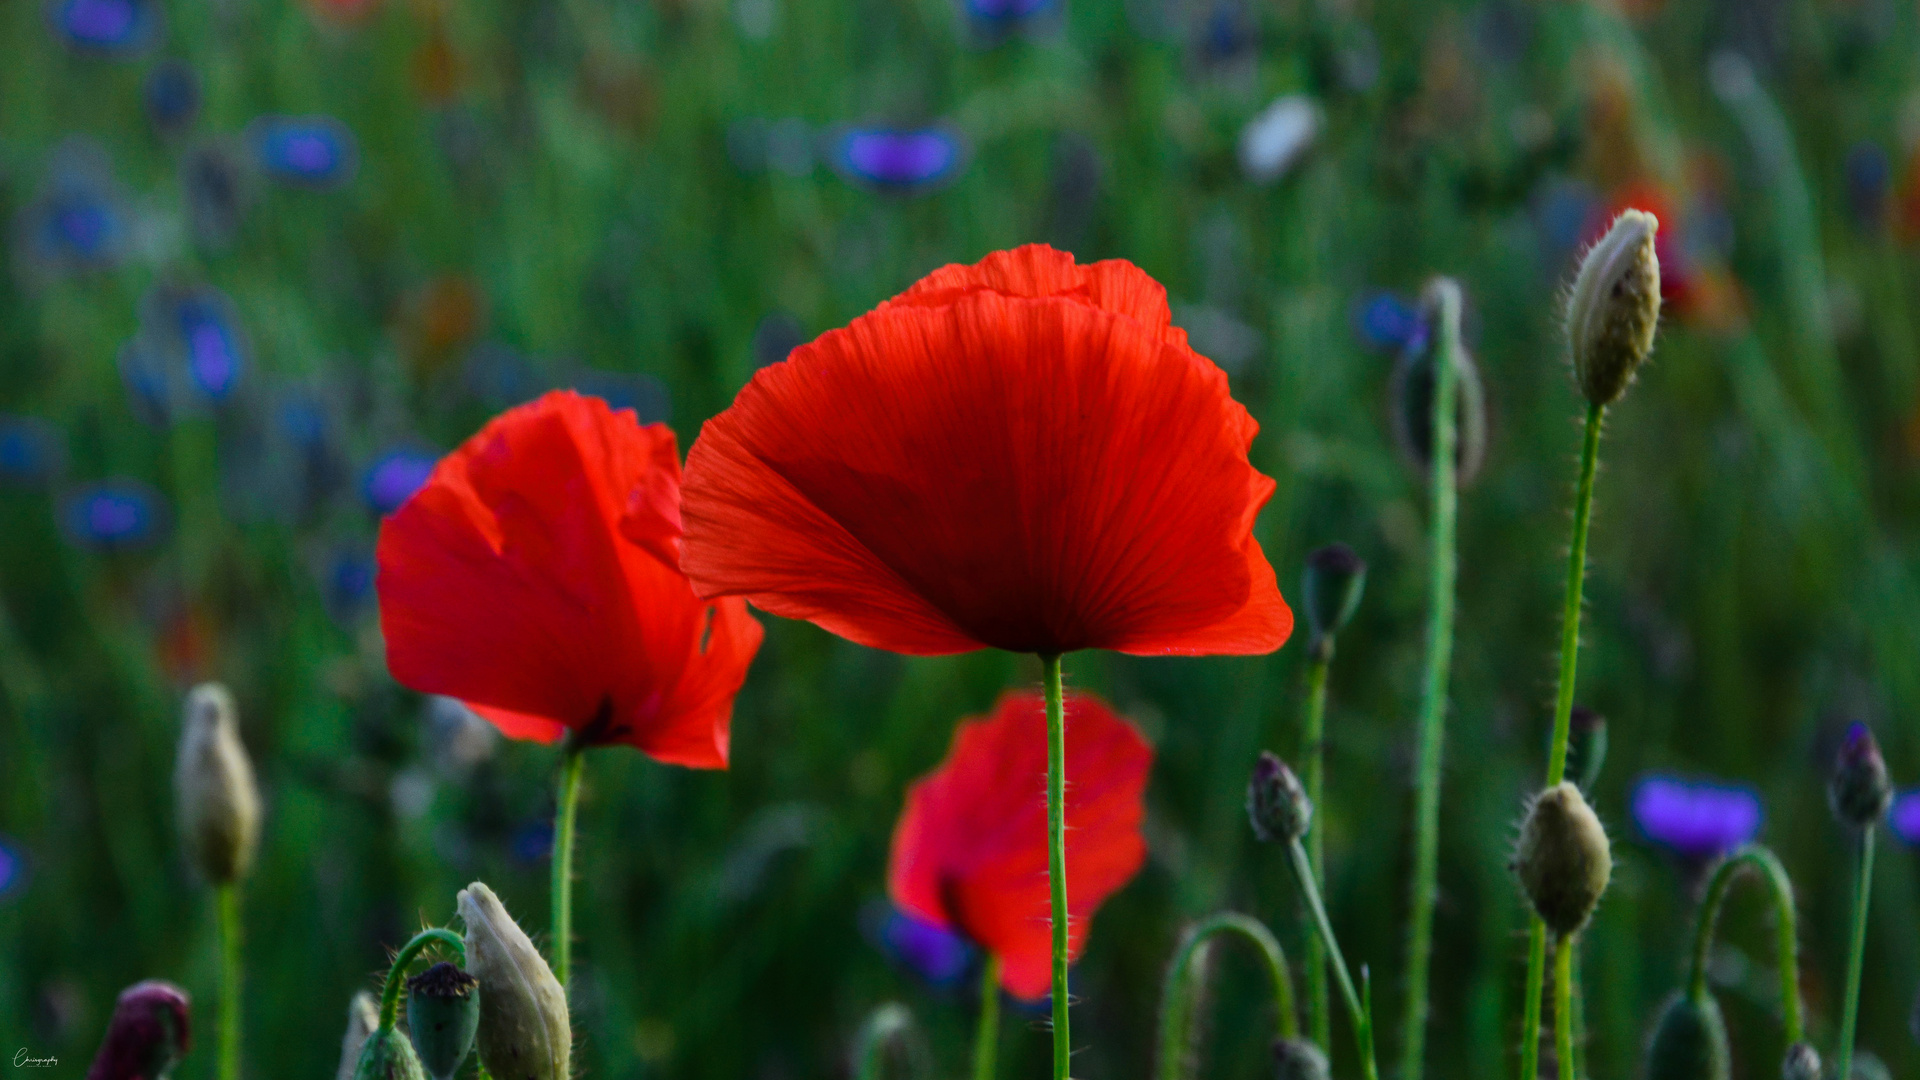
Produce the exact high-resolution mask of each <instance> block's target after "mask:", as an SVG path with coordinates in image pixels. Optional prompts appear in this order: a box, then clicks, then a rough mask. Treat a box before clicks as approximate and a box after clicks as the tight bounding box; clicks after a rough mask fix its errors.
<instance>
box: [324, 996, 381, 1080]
mask: <svg viewBox="0 0 1920 1080" xmlns="http://www.w3.org/2000/svg"><path fill="white" fill-rule="evenodd" d="M379 1026H380V1003H379V1002H378V1001H376V1000H374V997H373V995H372V994H370V993H368V992H367V991H365V990H362V991H360V992H359V993H357V994H355V995H353V1000H352V1001H350V1002H348V1003H347V1033H346V1034H345V1035H342V1036H341V1037H340V1067H339V1068H338V1069H335V1070H334V1073H333V1078H334V1080H353V1078H354V1076H355V1075H357V1074H358V1073H359V1071H360V1052H361V1051H362V1050H365V1049H366V1048H367V1036H369V1035H372V1034H373V1029H374V1028H377V1027H379Z"/></svg>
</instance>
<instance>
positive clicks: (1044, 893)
mask: <svg viewBox="0 0 1920 1080" xmlns="http://www.w3.org/2000/svg"><path fill="white" fill-rule="evenodd" d="M1066 710H1067V726H1066V739H1067V775H1068V776H1071V777H1073V783H1072V784H1071V785H1069V786H1068V788H1067V804H1066V816H1067V832H1068V834H1069V835H1071V836H1072V837H1073V844H1072V845H1071V846H1070V847H1069V848H1068V849H1067V896H1068V897H1069V902H1070V907H1069V911H1070V913H1071V919H1070V925H1069V926H1068V941H1069V946H1068V948H1069V955H1070V956H1072V957H1074V958H1078V957H1079V955H1080V951H1081V949H1082V947H1083V946H1084V945H1085V942H1086V938H1087V923H1088V921H1089V920H1091V919H1092V918H1093V914H1094V912H1095V911H1096V910H1098V909H1099V907H1100V905H1101V904H1102V903H1104V902H1105V901H1106V899H1107V897H1109V896H1111V895H1113V893H1114V892H1115V891H1117V890H1118V889H1119V888H1120V887H1121V886H1122V885H1125V884H1126V883H1127V882H1128V881H1129V880H1131V879H1132V877H1133V875H1134V874H1135V873H1137V872H1138V871H1139V869H1140V865H1141V863H1142V862H1144V861H1145V860H1146V855H1147V844H1146V841H1145V840H1143V839H1141V836H1140V822H1141V819H1142V818H1144V817H1145V816H1146V807H1145V804H1144V803H1143V802H1142V796H1143V795H1144V793H1145V792H1146V788H1147V773H1148V772H1149V771H1150V770H1151V769H1152V768H1153V749H1152V748H1151V747H1149V746H1148V745H1147V743H1146V740H1144V739H1142V738H1141V737H1140V733H1139V732H1137V731H1135V730H1134V729H1133V725H1132V724H1129V723H1127V721H1125V720H1123V719H1121V718H1120V717H1118V716H1116V715H1114V714H1113V712H1112V711H1111V710H1109V709H1108V708H1107V706H1106V705H1105V704H1104V703H1102V702H1101V701H1100V700H1099V699H1097V698H1093V697H1090V696H1087V695H1083V694H1070V695H1068V696H1067V699H1066ZM1046 783H1047V717H1046V706H1045V702H1044V701H1043V699H1042V698H1041V696H1040V695H1039V694H1036V693H1032V692H1024V693H1013V694H1008V695H1006V696H1005V697H1003V698H1001V699H1000V704H999V707H998V708H996V709H995V710H994V714H993V715H992V716H991V717H989V718H986V719H981V720H969V721H965V722H963V723H962V724H961V725H960V730H959V731H958V732H957V733H955V735H954V737H953V748H952V749H951V750H949V751H948V752H947V759H946V760H945V761H944V762H942V763H941V764H940V767H939V768H938V769H936V770H934V771H933V772H932V773H931V774H929V775H927V776H925V777H923V778H921V779H920V780H919V781H918V782H916V783H915V784H914V785H913V787H912V788H911V789H909V790H908V792H907V805H906V809H905V811H904V812H903V813H902V814H901V815H900V822H899V824H898V825H897V826H895V828H894V832H893V856H892V862H891V866H890V868H889V870H888V891H889V892H890V893H891V894H892V896H893V902H894V903H896V904H898V905H899V906H900V907H902V908H904V909H906V910H907V911H909V912H911V913H912V914H914V915H916V916H918V917H920V918H922V919H926V920H929V921H931V922H934V923H938V924H939V925H941V926H948V927H953V928H956V929H958V930H959V931H960V932H962V933H964V934H966V935H967V936H968V937H970V938H972V939H973V940H974V941H975V942H977V943H978V944H979V945H980V947H981V948H983V949H985V950H987V951H988V952H989V953H992V954H994V955H996V956H998V957H1000V960H1001V963H1002V967H1001V969H1000V985H1002V986H1004V987H1006V989H1007V991H1008V992H1009V993H1012V994H1013V995H1015V996H1016V997H1021V998H1026V999H1028V1000H1032V999H1035V998H1040V997H1044V996H1046V993H1047V990H1048V988H1049V985H1050V980H1051V978H1052V966H1051V965H1052V955H1053V953H1052V947H1053V938H1052V933H1053V931H1052V929H1051V924H1050V923H1049V921H1048V911H1049V907H1048V904H1049V893H1048V882H1047V799H1046Z"/></svg>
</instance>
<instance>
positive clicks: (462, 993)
mask: <svg viewBox="0 0 1920 1080" xmlns="http://www.w3.org/2000/svg"><path fill="white" fill-rule="evenodd" d="M479 1026H480V984H479V981H478V980H476V979H475V978H474V977H473V976H471V975H469V974H467V973H466V972H464V971H461V970H460V969H459V968H457V967H454V966H453V965H452V964H449V963H447V962H445V961H442V962H440V963H438V964H435V965H433V966H432V967H430V968H428V969H427V970H425V971H423V972H421V973H420V974H418V975H415V976H414V977H412V978H410V979H408V980H407V1034H408V1035H409V1036H410V1037H411V1038H412V1039H413V1049H414V1052H415V1053H417V1054H419V1055H420V1067H421V1068H423V1069H425V1070H426V1073H427V1076H429V1077H430V1078H431V1080H453V1076H454V1074H455V1073H458V1072H459V1071H460V1066H461V1065H462V1064H464V1063H465V1062H466V1060H467V1055H468V1054H470V1053H472V1052H473V1037H474V1034H475V1032H476V1031H478V1030H479Z"/></svg>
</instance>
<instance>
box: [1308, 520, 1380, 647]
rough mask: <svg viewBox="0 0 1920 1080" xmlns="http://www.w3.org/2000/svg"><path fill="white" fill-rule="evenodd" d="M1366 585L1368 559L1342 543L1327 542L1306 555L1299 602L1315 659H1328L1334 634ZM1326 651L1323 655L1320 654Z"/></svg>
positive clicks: (1348, 619)
mask: <svg viewBox="0 0 1920 1080" xmlns="http://www.w3.org/2000/svg"><path fill="white" fill-rule="evenodd" d="M1366 587H1367V561H1366V560H1365V559H1362V558H1361V557H1360V556H1359V555H1357V554H1355V553H1354V550H1353V549H1352V548H1350V547H1348V546H1347V545H1345V544H1328V545H1327V546H1326V547H1323V548H1318V549H1316V550H1315V551H1314V552H1313V553H1311V554H1309V555H1308V556H1307V572H1306V576H1305V579H1304V580H1303V581H1302V582H1301V587H1300V595H1301V602H1300V606H1301V608H1303V609H1304V610H1305V611H1306V613H1307V628H1308V629H1309V630H1310V631H1311V632H1312V635H1313V641H1312V644H1311V645H1309V646H1308V648H1309V649H1310V650H1311V651H1312V652H1313V654H1314V657H1315V658H1316V659H1330V658H1331V655H1332V652H1333V636H1334V635H1335V634H1338V633H1339V632H1340V631H1341V630H1344V629H1345V628H1346V625H1347V623H1349V622H1351V621H1352V620H1353V613H1354V612H1355V611H1358V610H1359V609H1360V594H1361V593H1363V592H1365V591H1366ZM1323 653H1324V654H1325V655H1324V656H1323V655H1322V654H1323Z"/></svg>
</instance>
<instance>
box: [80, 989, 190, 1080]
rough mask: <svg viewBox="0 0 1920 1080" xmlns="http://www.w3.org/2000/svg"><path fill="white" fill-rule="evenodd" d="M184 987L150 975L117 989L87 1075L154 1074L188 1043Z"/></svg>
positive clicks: (119, 1078) (145, 1078)
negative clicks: (110, 1016)
mask: <svg viewBox="0 0 1920 1080" xmlns="http://www.w3.org/2000/svg"><path fill="white" fill-rule="evenodd" d="M192 1041H193V1040H192V1030H191V1025H190V1024H189V1023H188V1018H187V992H186V991H185V990H182V989H180V988H179V987H177V986H175V985H173V984H172V983H168V982H161V981H160V980H158V979H149V980H147V981H146V982H142V983H135V984H134V985H132V986H129V987H127V988H126V989H125V990H123V991H121V992H120V1001H119V1003H118V1004H116V1005H115V1006H114V1008H113V1020H112V1022H111V1023H109V1024H108V1025H107V1037H106V1039H105V1040H104V1041H102V1042H101V1044H100V1053H99V1054H97V1055H95V1056H94V1059H93V1067H92V1068H90V1069H88V1070H87V1080H157V1078H159V1077H161V1076H164V1075H165V1074H166V1073H167V1071H168V1070H170V1069H172V1068H173V1067H174V1066H175V1065H176V1064H178V1063H179V1061H180V1059H181V1058H182V1057H185V1056H186V1053H187V1050H188V1048H189V1047H190V1046H191V1045H192Z"/></svg>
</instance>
